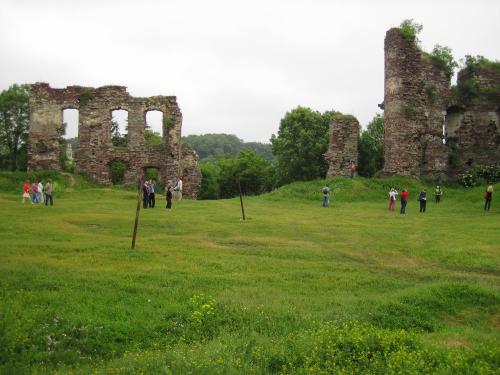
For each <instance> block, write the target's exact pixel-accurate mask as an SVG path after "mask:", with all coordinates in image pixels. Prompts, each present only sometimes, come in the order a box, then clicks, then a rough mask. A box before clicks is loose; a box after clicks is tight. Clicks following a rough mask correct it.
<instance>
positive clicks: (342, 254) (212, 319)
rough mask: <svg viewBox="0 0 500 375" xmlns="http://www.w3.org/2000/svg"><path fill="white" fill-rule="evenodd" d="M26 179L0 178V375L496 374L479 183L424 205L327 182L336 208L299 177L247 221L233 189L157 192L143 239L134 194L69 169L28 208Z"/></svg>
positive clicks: (499, 211) (497, 249)
mask: <svg viewBox="0 0 500 375" xmlns="http://www.w3.org/2000/svg"><path fill="white" fill-rule="evenodd" d="M46 176H48V174H47V175H46ZM23 178H24V176H22V175H21V174H17V175H15V174H8V173H2V174H0V205H1V207H2V214H1V216H0V233H1V242H0V373H2V374H23V373H32V374H46V373H47V374H48V373H57V374H90V373H97V374H140V373H145V374H271V373H283V374H292V373H296V374H331V373H348V374H349V373H360V374H366V373H373V374H391V373H392V374H401V373H408V374H415V373H425V374H429V373H439V374H457V373H463V374H495V373H498V369H499V368H500V349H499V348H500V345H499V342H498V340H499V338H500V335H499V332H500V331H499V330H500V199H498V197H495V196H494V200H493V203H492V210H491V211H490V212H488V213H486V212H484V211H483V209H482V202H483V201H482V197H483V190H484V187H483V188H474V189H463V188H460V187H457V186H445V187H444V193H443V199H442V202H441V204H440V205H439V206H437V205H435V204H434V202H433V201H432V199H431V200H430V201H429V203H428V209H427V212H426V213H425V214H420V213H419V212H418V203H417V201H416V196H417V192H418V191H419V189H420V188H422V186H424V185H425V184H424V183H422V182H419V181H415V180H412V179H404V178H386V179H372V180H369V179H363V178H358V179H354V180H350V179H345V178H335V179H332V180H329V181H328V183H330V184H331V187H332V190H333V195H332V203H331V206H330V208H327V209H325V208H322V207H321V187H322V186H323V185H324V183H325V181H320V180H318V181H311V182H302V183H294V184H291V185H288V186H285V187H282V188H280V189H278V190H276V191H273V192H271V193H269V194H265V195H262V196H258V197H245V210H246V214H247V220H246V221H242V220H241V218H240V208H239V200H238V199H228V200H218V201H192V200H182V201H181V202H174V206H173V209H172V210H171V211H170V212H167V210H165V208H164V205H165V200H164V198H163V199H157V207H156V208H155V209H148V210H141V214H140V222H139V233H138V239H137V246H136V249H135V250H131V249H130V243H131V233H132V226H133V219H134V214H135V207H136V192H134V191H133V190H130V189H126V188H118V187H98V186H94V185H92V184H91V183H89V182H87V181H85V180H83V179H81V178H80V177H77V180H76V184H75V185H74V186H72V184H71V183H70V181H69V179H68V177H67V176H61V175H57V176H54V178H55V179H56V181H57V185H56V191H55V194H54V201H55V205H54V207H45V206H33V205H31V204H29V203H28V204H24V205H23V204H21V193H20V191H21V187H22V179H23ZM392 185H395V186H397V187H398V188H401V187H403V186H405V187H407V188H409V190H410V194H411V195H410V202H409V206H408V209H407V214H406V215H400V214H399V213H398V212H397V211H396V212H389V211H388V210H387V205H388V203H387V198H386V197H387V192H388V189H389V187H390V186H392ZM427 188H428V189H431V186H430V185H428V186H427ZM428 191H429V190H428ZM495 191H496V192H497V193H496V194H497V195H498V194H500V185H498V184H497V185H496V186H495ZM397 209H399V202H398V205H397Z"/></svg>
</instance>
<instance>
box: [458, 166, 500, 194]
mask: <svg viewBox="0 0 500 375" xmlns="http://www.w3.org/2000/svg"><path fill="white" fill-rule="evenodd" d="M499 181H500V165H499V164H497V165H478V166H476V167H474V168H471V169H469V170H467V171H466V172H465V173H463V174H462V175H461V176H460V178H459V182H460V183H461V184H462V185H463V186H465V187H468V188H470V187H474V186H480V185H484V184H494V183H496V182H499Z"/></svg>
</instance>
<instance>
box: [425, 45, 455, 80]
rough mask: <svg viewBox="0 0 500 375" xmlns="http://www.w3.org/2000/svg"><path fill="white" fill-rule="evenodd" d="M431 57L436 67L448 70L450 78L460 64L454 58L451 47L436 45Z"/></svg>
mask: <svg viewBox="0 0 500 375" xmlns="http://www.w3.org/2000/svg"><path fill="white" fill-rule="evenodd" d="M430 57H431V60H432V61H433V62H434V63H435V64H436V65H438V66H440V67H442V68H443V69H445V70H446V73H447V74H448V77H451V76H452V75H453V72H454V71H455V68H456V67H458V63H457V62H456V61H455V59H454V58H453V55H452V54H451V49H450V48H449V47H446V46H441V45H439V44H436V45H435V46H434V49H433V50H432V52H431V54H430Z"/></svg>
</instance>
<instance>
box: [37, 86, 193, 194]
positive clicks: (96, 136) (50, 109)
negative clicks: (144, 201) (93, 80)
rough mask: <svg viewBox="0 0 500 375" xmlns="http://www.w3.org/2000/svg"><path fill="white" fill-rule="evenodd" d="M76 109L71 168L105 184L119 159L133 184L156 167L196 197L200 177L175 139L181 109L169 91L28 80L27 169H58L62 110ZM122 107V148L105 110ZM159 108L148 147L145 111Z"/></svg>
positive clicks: (162, 175) (163, 177)
mask: <svg viewBox="0 0 500 375" xmlns="http://www.w3.org/2000/svg"><path fill="white" fill-rule="evenodd" d="M68 108H71V109H78V110H79V124H78V148H77V150H76V166H75V171H76V172H81V173H85V174H87V175H88V176H90V177H91V178H92V179H94V180H95V181H97V182H99V183H103V184H108V183H111V166H110V165H111V163H112V162H113V161H122V162H124V163H125V164H126V165H127V166H128V169H127V171H126V172H125V175H124V181H125V182H126V183H136V182H137V179H138V178H142V177H143V176H144V170H145V168H157V169H158V172H159V174H158V178H159V179H160V180H161V181H162V182H166V181H167V180H168V179H173V178H174V177H177V176H182V177H183V182H184V186H183V190H184V194H185V195H187V196H191V197H196V194H197V191H198V187H199V185H200V182H201V173H200V170H199V168H198V164H197V160H198V157H197V155H196V153H195V152H194V151H193V150H192V149H190V148H189V147H188V146H186V145H182V144H181V127H182V114H181V111H180V109H179V107H178V105H177V100H176V97H175V96H153V97H149V98H135V97H132V96H130V94H129V93H128V92H127V90H126V87H123V86H103V87H99V88H92V87H81V86H69V87H67V88H64V89H54V88H51V87H50V86H49V85H48V84H46V83H36V84H34V85H31V94H30V111H31V113H30V130H29V142H28V143H29V147H28V169H29V170H35V169H52V170H61V165H60V163H59V154H60V152H61V150H60V145H59V141H58V140H59V132H60V130H61V129H62V122H63V119H62V111H63V110H64V109H68ZM117 109H124V110H127V111H128V136H127V138H128V142H127V146H126V147H116V146H114V145H113V143H112V134H111V112H112V111H113V110H117ZM152 110H157V111H160V112H162V113H163V120H164V121H163V143H162V144H161V145H158V146H148V145H147V144H146V141H145V137H144V134H145V129H146V113H147V112H148V111H152Z"/></svg>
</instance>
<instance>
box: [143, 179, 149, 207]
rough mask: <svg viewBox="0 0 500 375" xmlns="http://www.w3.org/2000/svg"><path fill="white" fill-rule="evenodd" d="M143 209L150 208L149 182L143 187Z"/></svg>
mask: <svg viewBox="0 0 500 375" xmlns="http://www.w3.org/2000/svg"><path fill="white" fill-rule="evenodd" d="M142 207H143V208H148V207H149V183H148V181H147V180H146V181H145V182H144V185H142Z"/></svg>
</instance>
